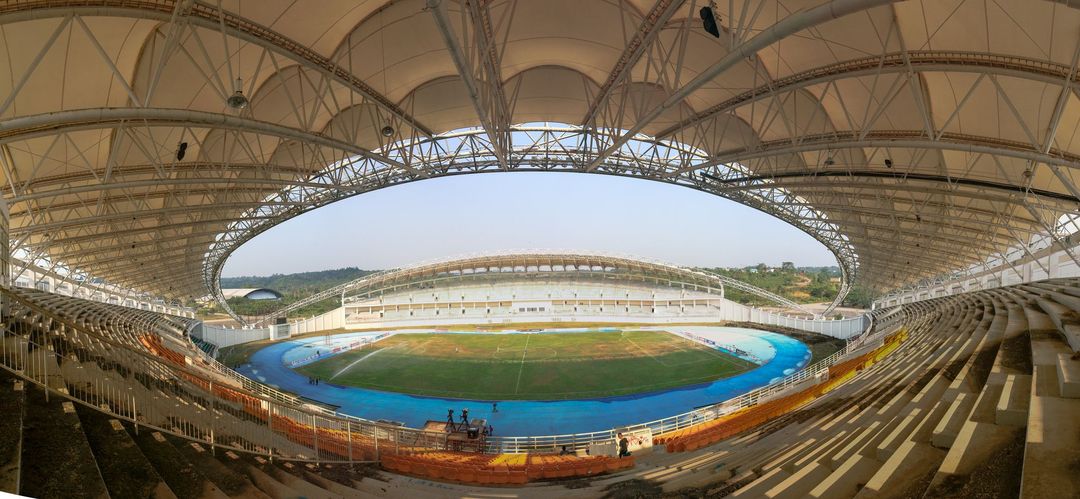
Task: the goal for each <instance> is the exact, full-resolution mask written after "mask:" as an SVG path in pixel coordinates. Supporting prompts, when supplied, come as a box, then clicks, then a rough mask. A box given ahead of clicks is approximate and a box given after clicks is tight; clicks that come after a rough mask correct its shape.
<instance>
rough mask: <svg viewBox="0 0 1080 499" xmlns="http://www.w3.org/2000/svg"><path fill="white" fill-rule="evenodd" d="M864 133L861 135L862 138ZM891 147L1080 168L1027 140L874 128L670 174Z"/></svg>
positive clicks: (722, 157)
mask: <svg viewBox="0 0 1080 499" xmlns="http://www.w3.org/2000/svg"><path fill="white" fill-rule="evenodd" d="M860 136H861V137H860ZM873 147H892V148H904V149H935V150H948V151H964V152H970V153H981V154H989V155H996V156H1006V157H1012V158H1017V159H1024V160H1027V161H1034V162H1036V163H1045V164H1048V165H1057V166H1067V167H1080V156H1077V155H1074V154H1072V153H1068V152H1065V151H1061V150H1058V149H1054V148H1051V149H1050V150H1049V152H1047V153H1044V152H1042V151H1040V150H1039V149H1038V148H1036V147H1034V146H1033V145H1032V144H1030V143H1027V142H1021V141H1015V140H1008V139H1002V138H995V137H983V136H978V135H968V134H962V133H953V132H940V133H939V134H938V137H937V138H931V137H927V135H926V130H922V129H918V130H874V131H869V132H858V131H836V132H829V133H821V134H814V135H803V136H801V137H800V138H799V140H798V142H797V143H792V139H790V138H784V139H778V140H771V141H767V142H761V143H758V144H755V145H754V146H752V147H743V148H738V149H729V150H726V151H718V152H716V153H715V154H714V155H713V156H712V159H710V160H709V161H707V162H704V163H700V164H697V165H692V166H688V167H684V168H679V169H677V170H673V171H671V172H669V173H668V174H667V175H666V176H667V177H674V176H676V175H678V174H680V173H685V172H688V171H693V170H699V169H702V168H708V167H712V166H717V165H723V164H729V163H744V162H746V161H749V160H752V159H758V158H766V157H772V156H779V155H784V154H796V153H802V152H811V151H821V150H836V149H861V148H873Z"/></svg>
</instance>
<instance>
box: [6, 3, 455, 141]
mask: <svg viewBox="0 0 1080 499" xmlns="http://www.w3.org/2000/svg"><path fill="white" fill-rule="evenodd" d="M184 7H187V8H186V9H185V8H184ZM174 12H176V13H177V15H176V16H174ZM72 14H74V15H78V16H106V17H128V18H133V19H152V20H156V21H161V22H163V23H172V22H176V21H178V19H177V18H178V17H179V18H182V20H183V21H184V22H186V23H190V24H193V25H196V26H199V27H201V28H204V29H208V30H211V31H215V32H222V31H223V32H224V33H226V34H228V35H229V36H231V37H233V38H237V39H241V40H244V41H246V42H248V43H251V44H253V45H256V46H259V47H262V48H264V49H267V50H270V51H273V52H275V53H278V54H280V55H282V56H285V57H288V58H289V59H292V60H293V61H295V62H296V63H297V64H299V65H300V66H303V67H305V68H308V69H312V70H315V71H318V72H319V73H321V74H323V75H326V76H327V77H329V78H331V79H333V80H334V81H337V82H338V83H340V84H342V85H344V86H345V87H347V88H350V89H352V90H353V91H355V92H356V93H358V94H360V95H361V96H363V97H364V98H365V99H366V100H368V101H370V102H372V103H374V104H375V105H377V106H378V107H379V108H380V109H382V110H383V111H385V112H387V113H389V114H391V115H393V116H394V117H396V118H397V119H399V120H401V121H403V122H405V123H408V124H409V125H410V126H412V127H413V128H415V129H417V130H419V131H421V132H422V133H423V134H424V136H426V137H431V136H432V135H433V134H434V132H432V130H431V129H430V128H428V127H427V126H425V125H423V124H422V123H420V122H419V121H417V120H416V118H414V117H412V116H411V115H409V114H408V113H407V112H405V110H403V109H401V108H400V107H399V106H398V105H397V104H395V103H393V102H392V101H390V100H389V99H387V98H386V97H385V96H383V95H382V94H380V93H379V92H377V91H375V89H373V88H371V87H370V86H368V85H367V84H366V83H364V82H363V81H362V80H360V79H359V78H357V77H356V76H355V75H353V74H352V73H350V72H349V71H348V70H346V69H345V68H343V67H341V66H339V65H337V64H335V63H334V62H333V61H331V60H330V59H328V58H326V57H324V56H322V55H321V54H319V53H317V52H315V51H314V50H312V49H311V48H309V47H306V46H304V45H303V44H301V43H299V42H297V41H295V40H292V39H290V38H288V37H286V36H284V35H282V34H280V33H278V32H276V31H274V30H271V29H270V28H267V27H266V26H263V25H261V24H258V23H255V22H252V21H251V20H249V19H246V18H244V17H240V16H238V15H236V14H234V13H232V12H227V11H219V10H218V9H217V8H216V7H214V6H211V5H207V4H205V3H202V2H194V3H192V4H191V5H190V6H186V5H185V4H184V2H178V1H177V0H157V1H155V2H116V1H115V0H40V1H36V2H33V3H14V4H7V5H4V6H0V25H3V24H7V23H13V22H20V21H29V20H35V19H45V18H53V17H66V16H68V15H72Z"/></svg>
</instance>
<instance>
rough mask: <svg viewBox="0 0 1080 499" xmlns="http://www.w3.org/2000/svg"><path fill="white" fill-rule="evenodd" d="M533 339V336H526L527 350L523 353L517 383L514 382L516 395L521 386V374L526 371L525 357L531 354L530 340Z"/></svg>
mask: <svg viewBox="0 0 1080 499" xmlns="http://www.w3.org/2000/svg"><path fill="white" fill-rule="evenodd" d="M531 338H532V335H531V334H526V336H525V348H524V350H525V351H524V352H521V367H519V368H518V375H517V381H515V382H514V394H515V395H517V392H518V386H520V385H521V373H522V372H524V371H525V356H526V355H528V354H529V340H530V339H531Z"/></svg>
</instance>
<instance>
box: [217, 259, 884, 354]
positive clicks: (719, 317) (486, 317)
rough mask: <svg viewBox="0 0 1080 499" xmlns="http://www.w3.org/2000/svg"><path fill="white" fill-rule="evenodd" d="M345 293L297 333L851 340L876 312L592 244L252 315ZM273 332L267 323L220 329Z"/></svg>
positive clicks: (392, 277)
mask: <svg viewBox="0 0 1080 499" xmlns="http://www.w3.org/2000/svg"><path fill="white" fill-rule="evenodd" d="M725 287H730V288H734V289H736V290H740V291H744V292H747V293H750V294H753V295H756V296H758V297H760V298H762V299H764V300H767V301H768V302H770V305H772V307H770V308H772V309H779V310H780V312H772V311H769V310H766V309H759V308H755V307H750V306H746V305H742V304H739V303H736V302H734V301H731V300H729V299H726V298H725V296H724V291H725ZM338 295H340V296H341V307H339V308H337V309H335V310H332V311H330V312H327V313H325V314H323V315H320V316H317V317H312V318H309V319H306V320H299V321H293V322H292V323H290V325H289V330H290V334H291V335H294V334H304V333H307V332H312V331H323V330H329V329H337V328H345V329H372V328H401V327H410V326H449V325H471V324H515V323H526V324H528V323H539V322H552V323H573V322H582V323H612V324H617V323H632V324H665V323H691V322H707V321H714V322H715V321H732V322H756V323H760V324H770V325H778V326H784V327H792V328H796V329H802V330H806V331H812V332H816V333H820V334H824V335H826V336H831V337H834V338H842V339H847V338H850V337H853V336H857V335H859V334H860V333H863V332H864V331H865V330H866V328H867V327H868V326H869V320H870V319H869V316H864V315H859V316H856V317H851V318H847V319H844V320H821V318H820V317H819V318H817V320H815V317H814V315H813V313H812V312H809V311H807V310H805V309H804V308H803V307H802V306H800V305H799V304H797V303H795V302H792V301H791V300H789V299H786V298H784V297H781V296H778V295H776V294H773V293H770V292H768V291H765V290H763V289H759V288H757V287H754V286H751V285H749V284H746V283H743V282H740V281H738V280H735V279H732V278H730V277H725V276H721V275H718V274H714V273H710V272H707V271H702V270H696V269H690V268H684V267H679V266H676V265H671V264H666V263H660V262H653V261H646V260H642V259H638V258H629V257H622V256H612V255H603V254H590V253H565V252H563V253H555V252H543V251H532V252H520V253H502V254H491V255H478V256H470V257H462V258H456V259H450V260H443V261H437V262H428V263H423V264H418V265H413V266H407V267H404V268H401V269H394V270H391V271H385V272H379V273H376V274H374V275H370V276H365V277H362V278H360V279H357V280H355V281H352V282H348V283H345V284H342V285H339V286H335V287H333V288H330V289H327V290H325V291H323V292H320V293H318V294H315V295H312V296H310V297H308V298H306V299H303V300H299V301H296V302H293V303H292V304H290V305H289V306H288V307H284V308H282V309H279V310H277V311H275V312H274V313H272V314H269V315H267V316H264V317H262V318H259V319H257V320H253V321H252V323H253V324H254V325H264V324H266V323H269V322H271V321H272V320H273V319H276V318H279V317H284V316H285V315H288V314H289V312H291V311H293V310H298V309H300V308H303V307H304V306H306V305H308V304H310V303H315V302H318V301H321V300H324V299H326V298H328V297H336V296H338ZM204 330H205V331H207V334H210V335H214V334H216V335H220V336H215V338H218V337H221V338H222V339H221V340H220V341H214V343H215V344H220V343H221V342H227V343H229V344H232V343H233V342H234V341H238V340H237V339H229V340H225V339H224V337H225V336H228V337H230V338H239V337H240V336H243V335H250V336H251V337H259V338H269V337H270V330H269V327H262V328H253V329H246V330H240V331H232V330H227V331H222V330H221V329H220V328H212V327H206V328H204Z"/></svg>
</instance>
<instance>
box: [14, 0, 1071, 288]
mask: <svg viewBox="0 0 1080 499" xmlns="http://www.w3.org/2000/svg"><path fill="white" fill-rule="evenodd" d="M429 3H430V5H429ZM702 5H704V3H703V2H700V1H693V0H687V1H681V2H680V1H664V0H661V1H659V2H655V3H654V2H652V1H644V0H627V1H617V0H610V1H608V0H590V1H583V0H543V1H540V0H492V1H476V2H471V3H459V2H455V1H451V0H444V1H443V2H438V1H434V0H432V1H431V2H425V1H423V0H399V1H391V2H382V1H366V2H354V1H344V0H342V1H325V0H259V1H254V0H242V1H241V0H232V1H223V2H221V10H218V5H217V3H215V2H206V3H203V2H197V1H196V2H191V1H186V0H185V1H175V0H148V1H145V2H141V3H134V2H117V1H108V0H101V1H93V0H79V1H63V0H53V1H39V2H33V3H27V2H0V40H2V42H0V43H2V44H3V46H4V49H3V50H0V165H2V166H3V175H4V177H5V181H4V182H3V189H4V191H3V195H4V198H5V200H6V201H7V203H8V209H9V211H10V215H11V219H10V227H11V236H12V240H13V244H15V245H16V246H18V247H22V248H25V249H26V250H28V251H31V252H32V253H34V254H40V255H41V256H44V257H48V258H49V259H51V260H52V261H54V262H63V263H66V264H68V265H70V266H72V267H74V268H78V269H81V270H85V271H87V272H89V273H92V274H93V275H95V276H99V277H103V278H106V279H108V280H109V281H111V282H114V283H117V284H122V285H127V286H131V287H134V288H137V289H140V290H145V291H149V292H153V293H156V294H159V295H162V296H165V297H170V298H187V297H194V296H201V295H204V294H205V293H206V292H207V291H208V289H207V287H208V285H209V286H211V287H212V286H213V285H212V284H210V281H211V279H212V278H215V277H216V272H219V271H220V265H221V264H222V263H223V261H224V258H226V257H227V256H228V254H229V253H230V252H231V250H232V249H233V248H235V247H236V246H237V245H239V244H241V243H242V242H243V241H245V240H247V239H248V238H250V237H252V236H254V235H255V234H257V233H259V232H261V231H262V230H265V229H266V228H269V227H270V226H273V225H274V224H276V223H279V222H280V221H282V220H284V219H287V218H289V217H291V216H295V215H296V214H298V213H300V212H302V211H304V210H306V209H310V208H312V207H314V206H317V205H319V204H320V203H324V202H326V201H327V200H332V199H337V198H340V197H343V196H347V195H352V194H356V193H358V192H363V191H365V190H368V189H372V188H377V187H379V186H382V185H388V184H392V183H396V182H401V181H409V180H414V179H419V178H426V177H432V176H439V175H445V174H452V173H462V172H468V171H487V170H489V169H506V170H524V169H536V168H538V166H537V165H536V163H535V162H531V161H529V160H527V159H526V158H525V157H524V155H523V153H521V152H520V151H508V149H512V148H513V144H511V142H517V139H516V138H515V139H513V140H511V139H512V137H511V133H510V132H509V127H510V126H511V125H516V124H526V123H543V122H554V123H565V124H570V125H582V126H584V129H583V130H584V131H582V132H581V133H582V134H583V136H589V137H591V138H593V139H595V141H594V142H585V143H583V144H586V145H587V146H588V147H586V148H585V149H583V150H579V151H573V154H571V153H570V152H566V151H561V152H560V150H559V148H557V147H553V148H552V149H553V154H556V155H557V154H565V155H567V156H568V157H571V156H572V159H573V161H571V160H570V159H568V160H567V161H570V163H567V164H565V165H563V166H560V167H559V168H561V169H563V170H575V171H577V170H580V171H584V172H591V173H606V174H619V175H633V176H638V177H643V178H652V179H660V180H667V181H672V182H677V183H682V184H684V185H691V186H692V187H695V188H701V189H703V190H708V191H711V192H716V193H718V194H720V195H724V196H728V197H732V198H735V199H739V200H744V199H745V198H743V197H740V196H744V195H746V194H747V193H748V192H759V191H761V190H763V189H777V190H781V191H782V192H783V193H785V196H787V198H788V199H789V200H793V201H791V202H793V203H795V204H805V205H807V206H810V207H812V208H813V209H814V210H815V213H817V214H818V215H815V216H814V217H811V218H805V219H803V218H799V217H797V216H787V217H786V218H785V220H788V221H790V222H793V223H795V225H796V226H798V227H799V228H801V229H803V230H806V231H808V232H811V233H812V234H815V235H817V236H820V237H819V239H823V240H829V241H832V242H831V243H828V244H827V245H830V248H831V249H834V251H839V250H837V248H842V247H847V248H850V254H848V253H843V254H839V256H841V258H842V260H843V259H846V260H849V261H848V262H847V263H848V264H849V265H848V266H847V268H848V269H849V270H854V269H857V273H856V272H854V271H853V272H852V274H856V275H852V276H850V277H854V278H856V279H857V280H859V281H861V282H863V283H865V284H866V285H868V286H870V287H872V288H875V289H879V290H884V289H889V288H893V287H897V286H901V285H904V284H906V283H911V282H915V281H917V280H919V279H922V278H926V277H930V276H934V275H938V274H941V273H943V272H948V271H952V270H956V269H960V268H964V267H966V266H968V265H971V264H974V263H977V262H980V261H983V260H985V259H986V258H988V257H992V256H994V255H997V254H999V253H1000V252H1002V251H1004V250H1005V249H1007V248H1009V247H1014V246H1018V245H1022V244H1026V243H1027V242H1028V241H1029V240H1030V238H1031V237H1032V236H1033V235H1035V234H1038V233H1045V232H1047V231H1048V230H1050V229H1052V228H1053V227H1054V226H1055V225H1056V224H1057V220H1058V219H1059V217H1060V216H1061V215H1062V214H1064V213H1072V212H1075V211H1076V209H1077V194H1080V192H1078V191H1077V190H1076V187H1075V185H1076V183H1077V180H1078V179H1077V178H1076V176H1077V167H1078V166H1080V163H1078V158H1080V140H1078V137H1077V135H1078V131H1080V99H1078V96H1077V93H1076V88H1077V78H1076V67H1077V58H1078V55H1080V28H1077V26H1080V10H1078V9H1075V8H1072V7H1071V6H1069V5H1068V4H1067V2H1052V1H1043V0H999V1H996V2H981V1H974V0H967V1H963V0H948V1H941V0H924V1H915V0H908V1H901V2H892V1H888V0H836V1H833V2H828V1H823V0H805V1H796V0H779V1H778V0H765V1H746V2H744V1H736V2H731V3H730V5H731V8H730V9H731V10H730V11H729V2H718V3H717V9H718V12H717V13H718V15H719V18H720V24H721V25H722V28H723V29H722V34H721V37H720V38H719V39H717V38H713V37H712V36H710V35H708V34H707V33H705V32H704V31H703V30H702V29H701V26H700V21H699V20H698V19H697V17H696V16H697V14H696V13H697V10H698V9H699V8H700V7H701V6H702ZM822 13H824V14H822ZM817 14H821V15H820V16H818V15H817ZM832 17H837V18H836V19H832ZM757 42H761V43H757ZM713 74H715V75H714V76H712V75H713ZM700 75H709V76H711V77H709V78H706V79H705V80H704V81H701V82H695V78H698V77H699V76H700ZM237 79H239V81H240V82H241V86H240V89H241V90H242V91H243V93H244V94H245V95H246V96H248V97H249V99H250V105H249V106H248V107H247V108H246V109H244V110H243V111H237V110H234V109H231V108H229V107H228V106H227V105H226V104H225V101H226V98H227V97H228V96H229V95H232V94H233V92H234V91H235V90H237V88H236V83H235V82H236V80H237ZM699 83H700V84H699ZM388 125H389V126H391V127H392V129H393V131H392V136H391V137H385V136H384V135H383V134H382V133H381V129H382V128H383V127H384V126H388ZM464 127H481V128H483V129H484V132H486V134H482V135H481V136H479V137H480V138H478V139H477V140H480V139H484V140H486V141H487V142H488V144H489V147H490V151H487V154H488V155H489V156H491V157H492V158H494V159H492V161H491V162H490V163H491V164H485V165H484V166H483V167H481V166H477V165H476V164H475V161H476V155H473V156H469V157H466V156H464V155H460V157H459V158H458V160H457V162H456V163H454V166H453V167H452V168H447V167H446V165H447V164H448V162H449V160H447V157H449V156H454V155H455V154H458V153H460V151H455V150H454V149H439V148H438V147H436V144H442V145H446V144H453V143H454V142H452V141H450V140H449V139H438V140H433V139H431V138H430V137H431V136H438V135H439V134H443V133H445V132H449V131H453V130H457V129H461V128H464ZM623 130H633V131H637V130H640V132H641V133H643V134H645V136H646V138H647V137H657V138H659V139H660V140H674V141H677V142H678V143H681V144H683V145H685V146H686V147H687V148H688V149H693V150H695V151H699V152H700V157H699V158H698V159H696V160H694V161H689V160H687V161H684V162H681V163H680V162H678V161H675V162H670V164H669V165H668V167H669V169H668V170H662V171H661V170H656V169H648V168H646V167H644V166H641V165H642V164H643V163H642V161H641V158H627V157H626V154H627V153H626V150H625V149H621V148H618V147H610V146H611V144H612V143H613V141H615V140H617V139H618V137H619V136H620V135H625V133H624V132H623ZM601 132H602V133H601ZM591 133H597V135H596V136H592V135H589V134H591ZM440 140H441V142H440ZM180 142H186V143H187V144H188V147H187V150H186V154H185V157H184V159H182V160H177V159H176V150H177V145H178V144H179V143H180ZM648 154H649V153H648V152H644V153H642V156H647V155H648ZM436 156H437V157H438V158H439V160H438V161H435V160H433V159H432V158H434V157H436ZM357 157H359V158H366V160H367V161H368V162H370V164H367V165H365V166H364V168H367V169H364V170H358V171H355V172H353V177H351V178H349V179H343V178H332V176H331V175H319V172H321V171H324V170H326V169H327V168H328V166H330V165H333V164H337V163H339V162H341V161H343V160H346V159H347V158H357ZM702 158H704V159H702ZM574 161H576V163H575V162H574ZM887 162H888V164H889V165H891V166H886V163H887ZM571 163H573V164H571ZM724 165H741V166H739V167H738V168H737V169H734V170H733V169H730V168H727V169H726V170H723V171H721V170H722V169H723V168H726V167H724ZM714 166H716V167H717V168H713V167H714ZM720 167H723V168H721V169H718V168H720ZM700 172H705V173H707V174H708V175H699V173H700ZM725 172H726V173H725ZM733 172H734V173H733ZM357 175H359V176H362V177H363V178H362V179H359V180H358V179H357V178H356V177H357ZM346 180H348V187H347V188H345V187H344V186H345V185H346ZM316 184H317V185H316ZM297 185H302V186H304V185H306V186H307V187H309V188H311V189H315V188H318V189H320V190H319V192H322V193H324V194H325V196H326V197H324V198H321V200H320V201H318V202H315V201H312V200H311V199H309V198H308V197H306V196H292V195H277V196H275V193H279V194H280V193H281V192H282V190H283V189H287V188H291V187H295V186H297ZM755 206H757V207H759V208H761V209H764V210H765V211H769V212H771V213H774V214H778V213H779V214H782V213H784V210H785V209H786V208H785V207H782V206H779V205H770V204H768V203H765V204H761V203H758V204H755ZM260 207H262V208H260ZM823 220H824V221H827V222H828V224H831V226H832V227H834V228H835V229H836V231H837V232H838V234H840V236H841V237H839V238H837V237H834V236H828V235H822V234H825V232H822V231H823V230H824V229H821V228H820V227H819V225H820V223H821V222H822V221H823ZM238 224H239V225H238ZM223 234H231V235H229V236H228V237H225V236H223ZM830 238H831V239H830ZM841 253H842V252H841ZM852 255H854V256H852ZM842 263H843V262H842Z"/></svg>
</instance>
